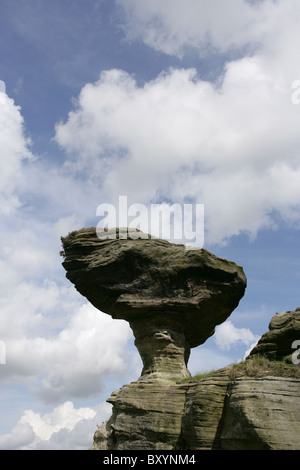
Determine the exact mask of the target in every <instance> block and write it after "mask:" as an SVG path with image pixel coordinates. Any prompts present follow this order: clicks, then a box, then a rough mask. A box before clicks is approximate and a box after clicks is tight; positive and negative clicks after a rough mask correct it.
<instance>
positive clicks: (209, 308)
mask: <svg viewBox="0 0 300 470" xmlns="http://www.w3.org/2000/svg"><path fill="white" fill-rule="evenodd" d="M124 230H125V231H126V230H127V229H120V231H117V238H116V239H111V238H110V232H108V233H107V239H105V237H102V239H100V238H98V236H97V233H96V229H95V228H93V227H92V228H86V229H82V230H79V231H77V232H72V233H71V234H69V235H68V236H67V237H65V238H62V242H63V248H64V257H65V259H64V262H63V266H64V268H65V269H66V272H67V273H66V276H67V278H68V279H69V280H70V281H71V282H72V283H73V284H74V285H75V287H76V289H77V290H78V291H79V292H80V293H81V294H82V295H83V296H85V297H86V298H87V299H88V300H89V301H90V302H91V303H92V304H93V305H94V306H95V307H96V308H98V309H99V310H100V311H102V312H104V313H107V314H109V315H111V316H112V317H113V318H118V319H123V320H126V321H128V322H129V324H130V326H131V328H132V330H133V333H134V336H135V338H136V341H135V344H136V346H137V348H138V350H139V352H140V355H141V357H142V360H143V364H144V368H143V371H142V376H145V375H149V374H154V375H155V374H157V375H161V376H166V377H167V376H172V377H174V376H175V377H185V376H187V375H189V372H188V370H187V367H186V365H187V361H188V358H189V353H190V348H191V347H192V348H193V347H196V346H198V345H200V344H202V343H204V342H205V341H206V339H207V338H209V337H210V336H211V335H212V334H213V333H214V329H215V327H216V326H217V325H219V324H220V323H222V322H224V321H225V320H226V319H227V318H228V316H229V315H230V314H231V313H232V311H233V310H234V309H235V308H236V307H237V305H238V303H239V301H240V299H241V298H242V297H243V295H244V292H245V288H246V277H245V274H244V272H243V269H242V268H241V267H240V266H238V265H236V264H235V263H233V262H230V261H227V260H225V259H222V258H218V257H216V256H215V255H213V254H212V253H210V252H208V251H207V250H204V249H196V250H194V249H193V250H187V249H186V248H185V246H184V245H177V244H172V243H169V242H167V241H165V240H161V239H156V238H147V235H145V234H143V238H138V239H131V238H127V239H124V238H122V237H124ZM120 233H121V237H120V236H119V234H120Z"/></svg>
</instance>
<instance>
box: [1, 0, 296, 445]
mask: <svg viewBox="0 0 300 470" xmlns="http://www.w3.org/2000/svg"><path fill="white" fill-rule="evenodd" d="M299 21H300V5H299V0H276V1H275V0H256V1H254V0H253V1H250V0H248V1H246V0H225V1H221V0H176V1H174V0H173V1H172V0H163V1H161V0H159V1H158V0H142V1H141V0H78V1H76V2H74V0H72V1H71V0H52V1H51V2H46V1H45V0H26V1H23V0H2V1H1V15H0V57H1V62H0V80H2V81H3V82H0V191H1V192H0V215H1V231H0V240H1V245H0V264H1V269H0V284H1V298H0V302H1V308H0V315H1V331H0V341H1V346H2V348H1V349H0V351H2V353H1V357H0V362H2V364H0V381H1V392H0V415H1V420H0V448H2V449H86V448H88V447H89V446H90V445H91V443H92V436H93V433H94V431H95V430H96V425H97V424H101V422H102V421H104V420H105V419H106V418H107V417H108V416H109V415H110V406H109V405H108V404H107V403H106V402H105V399H106V398H107V397H108V396H110V393H111V392H112V391H113V390H116V389H118V388H119V387H121V386H122V385H123V384H125V383H128V382H130V381H132V380H135V379H137V378H138V376H139V374H140V371H141V362H140V359H139V356H138V354H137V352H136V350H135V347H134V345H133V338H132V333H131V330H130V329H129V327H128V325H127V324H126V323H125V322H123V321H117V320H112V319H111V318H110V317H109V316H107V315H105V314H100V313H99V312H98V311H96V310H95V309H94V308H93V307H92V306H91V305H90V304H88V303H87V302H86V301H85V299H84V298H83V297H81V296H80V295H79V294H78V293H77V292H76V291H75V289H74V288H73V286H72V285H70V283H69V282H68V281H67V280H66V279H65V273H64V270H63V268H62V266H61V262H62V258H61V257H60V256H59V251H60V249H61V244H60V236H61V235H66V234H67V233H68V232H69V231H71V230H74V229H79V228H81V227H84V226H91V225H96V224H97V223H98V218H97V217H96V209H97V206H98V205H99V204H101V203H113V204H116V203H117V201H118V197H119V195H127V196H128V201H129V203H130V204H132V203H142V204H146V205H150V204H151V203H160V202H164V201H166V202H169V203H172V202H177V203H194V204H196V203H199V204H205V244H204V247H205V248H206V249H208V250H210V251H212V252H214V253H215V254H216V255H218V256H222V257H225V258H227V259H230V260H232V261H235V262H236V263H238V264H240V265H242V266H243V267H244V270H245V273H246V275H247V278H248V287H247V291H246V294H245V297H244V298H243V299H242V301H241V302H240V305H239V307H238V308H237V309H236V311H235V312H234V313H233V314H232V316H231V317H230V319H229V320H228V321H227V322H226V323H224V324H223V325H222V326H220V327H218V328H217V331H216V334H215V335H214V337H212V338H210V339H209V340H208V341H207V342H206V343H205V344H204V345H203V346H201V347H199V348H196V349H195V350H193V352H192V356H191V359H190V363H189V368H190V371H191V372H192V373H195V372H196V371H201V370H207V369H208V370H209V369H212V368H218V367H223V366H225V365H227V364H230V363H232V362H235V361H237V360H240V359H242V358H243V357H244V355H245V354H246V351H248V350H249V349H251V346H252V345H253V344H254V343H255V342H256V341H257V339H258V338H259V337H260V336H261V335H262V334H263V333H264V332H265V331H267V329H268V324H269V321H270V319H271V317H272V316H273V315H274V314H275V312H276V311H278V312H280V311H285V310H292V309H295V308H296V307H298V306H299V305H300V299H299V295H298V294H299V280H300V266H299V229H300V219H299V215H300V132H299V127H300V92H298V89H300V86H299V85H300V83H298V84H297V82H296V81H297V80H300V59H299V52H298V47H297V45H298V44H299V41H300V30H299ZM3 346H5V351H4V352H3ZM4 353H5V354H4Z"/></svg>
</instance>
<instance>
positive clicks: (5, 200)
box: [0, 91, 33, 215]
mask: <svg viewBox="0 0 300 470" xmlns="http://www.w3.org/2000/svg"><path fill="white" fill-rule="evenodd" d="M23 124H24V123H23V117H22V115H21V112H20V108H19V106H16V105H15V103H14V101H13V100H12V99H10V98H9V97H8V96H7V95H6V94H4V93H3V91H2V93H0V214H2V215H3V214H9V213H11V212H12V211H14V210H15V209H16V208H17V207H19V206H20V201H19V198H18V196H17V193H16V191H17V188H18V184H20V180H21V178H22V172H21V168H22V163H23V161H25V160H28V159H33V155H32V153H31V152H30V149H29V147H30V140H29V138H28V137H26V136H25V133H24V127H23Z"/></svg>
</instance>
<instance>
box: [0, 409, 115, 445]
mask: <svg viewBox="0 0 300 470" xmlns="http://www.w3.org/2000/svg"><path fill="white" fill-rule="evenodd" d="M110 412H111V407H110V406H109V405H108V404H106V403H102V404H100V405H98V406H97V407H96V408H94V409H92V408H88V407H86V408H75V407H74V404H73V403H72V402H71V401H67V402H64V403H62V404H60V405H58V406H57V407H55V408H54V409H53V410H52V411H50V412H48V413H45V414H43V415H42V414H40V413H37V412H34V411H33V410H25V411H24V413H23V415H22V416H21V418H20V419H19V421H18V422H17V424H16V425H15V426H14V427H13V429H12V430H11V431H10V432H9V433H7V434H5V435H2V436H0V449H5V450H10V449H12V450H53V449H55V450H69V449H72V450H87V449H88V448H89V447H91V445H92V442H93V433H94V432H95V430H96V428H97V424H101V422H103V421H105V420H106V419H107V418H108V417H109V415H110Z"/></svg>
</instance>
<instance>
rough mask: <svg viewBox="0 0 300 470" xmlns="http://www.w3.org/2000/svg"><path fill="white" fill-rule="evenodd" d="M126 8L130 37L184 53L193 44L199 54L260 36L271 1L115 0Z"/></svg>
mask: <svg viewBox="0 0 300 470" xmlns="http://www.w3.org/2000/svg"><path fill="white" fill-rule="evenodd" d="M118 3H119V4H120V5H121V6H122V7H123V8H124V10H125V12H126V20H127V23H126V28H125V30H126V32H127V36H128V38H130V39H135V38H137V37H138V38H142V40H143V41H144V42H145V43H146V44H147V45H149V46H151V47H153V48H155V49H157V50H159V51H162V52H164V53H166V54H172V55H178V56H179V57H181V56H183V55H184V51H185V47H195V48H197V49H198V50H199V53H200V54H201V55H206V54H207V53H208V52H209V53H213V52H214V50H215V49H217V50H218V51H221V52H228V51H232V49H233V50H234V49H237V48H242V47H244V46H247V45H249V44H251V43H252V42H253V41H255V42H259V41H260V40H261V39H262V34H263V32H264V29H265V28H264V27H265V23H266V17H268V16H269V15H270V14H272V10H273V9H274V2H273V1H272V0H265V1H262V2H252V4H251V3H250V2H248V1H245V0H227V1H226V2H220V1H219V0H200V1H199V0H177V1H176V2H174V1H172V0H164V1H163V2H161V1H159V0H145V1H143V2H140V1H139V0H118Z"/></svg>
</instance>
